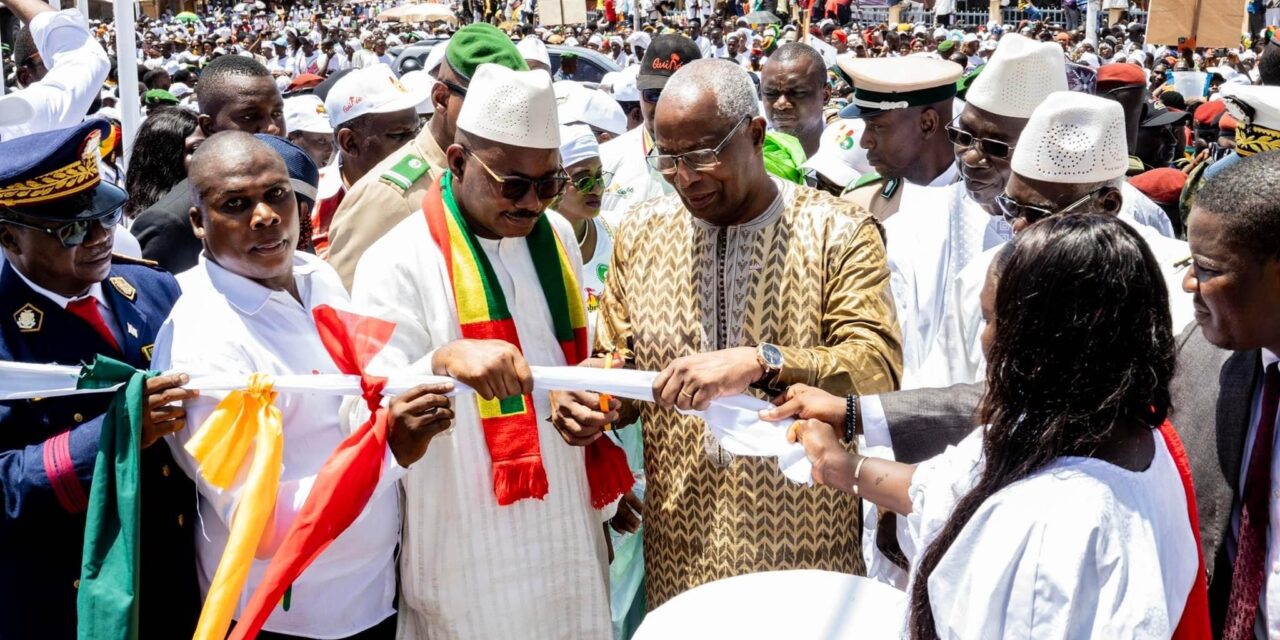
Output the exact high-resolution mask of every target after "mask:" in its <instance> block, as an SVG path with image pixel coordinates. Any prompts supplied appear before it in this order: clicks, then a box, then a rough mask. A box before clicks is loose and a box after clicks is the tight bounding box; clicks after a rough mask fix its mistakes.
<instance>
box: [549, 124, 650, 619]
mask: <svg viewBox="0 0 1280 640" xmlns="http://www.w3.org/2000/svg"><path fill="white" fill-rule="evenodd" d="M560 162H561V164H563V165H564V171H565V173H567V174H569V185H568V186H567V187H565V190H564V193H563V194H561V196H560V198H559V199H558V200H557V201H555V202H553V203H552V204H551V208H553V209H555V210H556V212H557V213H559V214H560V215H561V216H564V219H565V220H568V221H569V224H571V225H573V235H574V237H576V238H577V239H578V249H579V250H580V251H582V283H581V284H582V288H583V292H584V294H585V295H586V298H587V335H588V336H592V337H594V336H595V325H596V311H597V310H598V309H599V308H600V296H602V295H604V281H605V279H606V278H608V276H609V259H610V257H611V256H612V255H613V231H612V230H611V229H610V228H609V227H608V226H607V225H606V224H605V222H604V220H603V219H602V218H601V217H600V202H601V196H603V195H604V190H605V188H606V187H608V186H609V179H610V178H612V177H613V176H612V175H610V174H609V173H606V172H605V171H604V170H603V168H602V165H601V164H600V146H599V144H598V143H597V142H596V136H595V134H594V133H592V132H591V127H589V126H587V125H585V124H575V125H567V126H561V127H560ZM609 437H611V438H613V439H614V442H616V443H617V444H618V445H619V446H621V447H622V449H623V450H624V451H626V452H627V464H628V465H629V466H630V467H631V472H632V473H633V474H635V476H636V484H635V488H634V489H632V490H631V491H630V492H628V493H627V494H626V495H625V496H623V497H622V499H621V500H620V501H619V502H618V507H617V513H616V515H614V516H613V518H612V519H611V520H610V521H609V524H610V528H611V529H612V531H611V533H610V542H611V544H612V547H611V550H612V563H611V564H610V566H609V584H610V588H609V595H610V600H611V605H612V606H611V608H612V610H613V628H614V636H615V637H630V635H631V634H632V633H634V632H635V629H636V627H637V626H638V625H639V624H640V619H641V618H643V617H644V600H643V598H642V597H641V595H642V592H643V587H644V582H643V580H644V556H643V554H642V538H641V536H640V535H638V534H639V532H640V511H641V508H642V502H643V500H644V450H643V447H642V446H641V443H640V440H641V436H640V429H639V425H638V424H637V425H635V426H634V427H633V428H630V429H619V430H617V431H612V432H610V433H609Z"/></svg>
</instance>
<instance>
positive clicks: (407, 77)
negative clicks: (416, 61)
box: [400, 47, 440, 115]
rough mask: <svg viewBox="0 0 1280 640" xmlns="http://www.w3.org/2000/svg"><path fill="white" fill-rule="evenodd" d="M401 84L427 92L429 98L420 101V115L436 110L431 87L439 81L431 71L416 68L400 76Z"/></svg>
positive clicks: (410, 88) (414, 89) (411, 89)
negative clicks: (432, 101)
mask: <svg viewBox="0 0 1280 640" xmlns="http://www.w3.org/2000/svg"><path fill="white" fill-rule="evenodd" d="M437 48H440V47H437ZM400 84H402V85H404V86H405V88H406V89H408V90H410V91H414V92H417V91H422V92H423V93H425V94H426V96H427V99H426V100H423V101H422V102H419V103H418V106H417V110H418V114H419V115H421V114H423V113H435V112H436V107H435V105H434V104H431V89H432V88H434V87H435V86H436V84H438V82H437V81H436V79H435V78H433V77H431V74H430V73H427V72H426V71H425V70H422V69H415V70H413V71H410V72H409V73H406V74H404V75H402V76H400Z"/></svg>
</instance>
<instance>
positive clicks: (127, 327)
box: [125, 323, 138, 338]
mask: <svg viewBox="0 0 1280 640" xmlns="http://www.w3.org/2000/svg"><path fill="white" fill-rule="evenodd" d="M125 331H126V332H127V333H128V334H129V336H130V337H132V338H136V337H138V328H137V327H135V326H133V325H132V324H129V323H125Z"/></svg>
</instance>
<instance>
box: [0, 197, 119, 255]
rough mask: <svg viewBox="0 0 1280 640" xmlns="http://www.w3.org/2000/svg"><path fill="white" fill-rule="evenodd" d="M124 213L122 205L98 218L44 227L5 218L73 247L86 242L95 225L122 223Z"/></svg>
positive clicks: (103, 226) (11, 222) (10, 222)
mask: <svg viewBox="0 0 1280 640" xmlns="http://www.w3.org/2000/svg"><path fill="white" fill-rule="evenodd" d="M123 215H124V208H123V207H121V208H119V209H116V210H115V211H112V212H110V213H108V214H106V215H102V216H98V217H96V218H87V219H84V220H74V221H72V222H68V223H66V224H62V225H58V226H56V227H42V226H40V225H34V224H27V223H25V222H19V221H18V220H15V219H13V218H6V219H4V222H6V223H8V224H11V225H13V226H15V227H23V228H25V229H35V230H36V231H43V232H45V233H46V234H48V235H51V236H53V237H55V238H57V239H58V242H60V243H62V246H64V247H67V248H71V247H78V246H80V245H82V244H84V241H85V239H87V238H88V237H89V231H91V230H92V229H93V225H95V224H100V225H102V228H103V229H107V230H110V229H113V228H114V227H115V226H116V225H117V224H120V218H121V217H122V216H123Z"/></svg>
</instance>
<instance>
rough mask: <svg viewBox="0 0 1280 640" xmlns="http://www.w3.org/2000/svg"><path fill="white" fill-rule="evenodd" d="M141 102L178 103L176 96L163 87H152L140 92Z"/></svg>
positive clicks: (149, 103)
mask: <svg viewBox="0 0 1280 640" xmlns="http://www.w3.org/2000/svg"><path fill="white" fill-rule="evenodd" d="M142 102H143V104H148V105H157V104H178V102H179V101H178V97H177V96H175V95H173V94H172V93H169V92H168V91H165V90H164V89H152V90H150V91H148V92H146V93H144V94H142Z"/></svg>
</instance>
